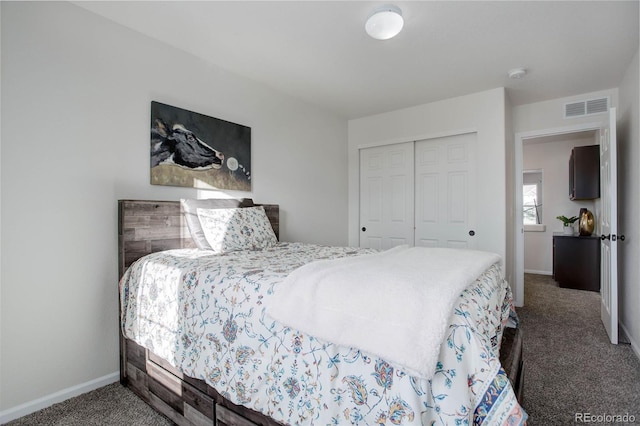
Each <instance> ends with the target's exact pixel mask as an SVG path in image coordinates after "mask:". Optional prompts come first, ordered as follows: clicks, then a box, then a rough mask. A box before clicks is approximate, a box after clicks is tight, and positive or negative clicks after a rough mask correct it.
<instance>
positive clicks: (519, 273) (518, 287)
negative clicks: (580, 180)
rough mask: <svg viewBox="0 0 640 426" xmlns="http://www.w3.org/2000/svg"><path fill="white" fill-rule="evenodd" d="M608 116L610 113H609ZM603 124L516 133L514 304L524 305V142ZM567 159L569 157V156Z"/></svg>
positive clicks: (599, 126) (581, 130)
mask: <svg viewBox="0 0 640 426" xmlns="http://www.w3.org/2000/svg"><path fill="white" fill-rule="evenodd" d="M607 117H608V115H607ZM602 126H603V122H590V123H580V124H575V125H571V126H562V127H555V128H550V129H541V130H531V131H527V132H519V133H516V135H515V147H514V148H515V149H514V157H515V158H514V159H515V165H514V174H515V176H514V177H513V178H514V182H515V183H514V192H515V194H514V197H513V199H514V206H513V211H514V216H515V218H514V219H515V220H514V221H513V223H514V228H513V234H514V239H515V244H514V246H515V256H514V257H513V262H514V265H513V271H514V279H515V285H514V286H512V287H511V289H512V290H513V293H514V304H515V305H516V306H517V307H522V306H524V225H523V223H522V214H520V212H521V211H522V172H523V171H524V166H523V162H524V159H523V151H524V142H525V141H526V140H527V139H532V138H539V137H545V136H557V135H565V134H571V133H579V132H584V131H591V130H598V131H599V130H600V129H601V128H602ZM567 161H569V159H568V158H567Z"/></svg>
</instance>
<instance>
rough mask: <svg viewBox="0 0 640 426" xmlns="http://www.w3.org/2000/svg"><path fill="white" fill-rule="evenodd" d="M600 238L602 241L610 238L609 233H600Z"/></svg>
mask: <svg viewBox="0 0 640 426" xmlns="http://www.w3.org/2000/svg"><path fill="white" fill-rule="evenodd" d="M600 239H601V240H602V241H604V240H610V239H611V234H609V235H604V234H602V235H600Z"/></svg>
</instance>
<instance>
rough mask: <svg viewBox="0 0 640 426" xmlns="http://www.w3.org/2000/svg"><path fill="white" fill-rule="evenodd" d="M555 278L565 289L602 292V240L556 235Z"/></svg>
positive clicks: (554, 253)
mask: <svg viewBox="0 0 640 426" xmlns="http://www.w3.org/2000/svg"><path fill="white" fill-rule="evenodd" d="M553 278H554V279H555V280H556V281H557V282H558V284H559V285H560V287H563V288H575V289H578V290H589V291H600V238H598V237H597V236H589V237H580V236H577V235H574V236H572V235H564V234H554V235H553Z"/></svg>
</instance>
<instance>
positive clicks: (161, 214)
mask: <svg viewBox="0 0 640 426" xmlns="http://www.w3.org/2000/svg"><path fill="white" fill-rule="evenodd" d="M228 202H229V200H220V208H229V204H228ZM254 206H263V207H264V210H265V212H266V213H267V217H268V218H269V221H270V222H271V226H273V230H274V232H275V234H276V237H278V239H280V209H279V206H278V205H277V204H254ZM195 247H196V245H195V243H194V242H193V239H192V238H191V234H190V233H189V228H188V227H187V222H186V220H185V218H184V214H183V213H182V208H181V206H180V201H149V200H118V270H119V277H122V275H123V274H124V271H126V269H127V268H128V267H129V266H130V265H131V264H132V263H133V262H135V261H136V260H138V259H139V258H141V257H142V256H145V255H147V254H151V253H155V252H157V251H162V250H170V249H177V248H195Z"/></svg>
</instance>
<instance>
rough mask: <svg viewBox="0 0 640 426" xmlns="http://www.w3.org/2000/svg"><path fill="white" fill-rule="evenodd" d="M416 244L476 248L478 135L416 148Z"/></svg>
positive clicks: (428, 142)
mask: <svg viewBox="0 0 640 426" xmlns="http://www.w3.org/2000/svg"><path fill="white" fill-rule="evenodd" d="M415 174H416V178H415V188H416V195H415V197H416V201H415V204H416V213H415V214H416V218H415V220H416V232H415V244H416V245H418V246H425V247H454V248H475V247H476V244H475V241H476V238H475V232H476V230H475V226H476V209H475V206H476V202H477V200H476V188H475V185H476V134H475V133H468V134H463V135H456V136H449V137H443V138H437V139H427V140H422V141H418V142H416V145H415Z"/></svg>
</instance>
